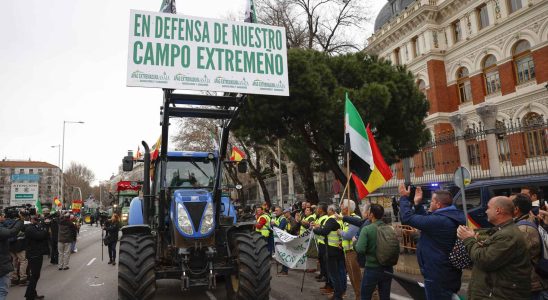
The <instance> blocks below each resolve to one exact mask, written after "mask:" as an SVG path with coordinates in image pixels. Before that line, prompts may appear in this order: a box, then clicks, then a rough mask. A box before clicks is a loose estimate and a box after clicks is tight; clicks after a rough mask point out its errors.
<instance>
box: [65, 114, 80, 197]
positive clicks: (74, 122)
mask: <svg viewBox="0 0 548 300" xmlns="http://www.w3.org/2000/svg"><path fill="white" fill-rule="evenodd" d="M66 124H84V122H83V121H63V146H62V147H63V150H62V152H63V155H62V158H61V197H62V198H63V203H65V194H64V183H65V178H64V174H65V125H66Z"/></svg>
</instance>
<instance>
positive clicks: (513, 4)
mask: <svg viewBox="0 0 548 300" xmlns="http://www.w3.org/2000/svg"><path fill="white" fill-rule="evenodd" d="M521 1H522V0H508V8H510V13H513V12H515V11H517V10H519V9H520V8H521V7H522V4H521Z"/></svg>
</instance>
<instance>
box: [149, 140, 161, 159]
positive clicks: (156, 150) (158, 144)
mask: <svg viewBox="0 0 548 300" xmlns="http://www.w3.org/2000/svg"><path fill="white" fill-rule="evenodd" d="M161 145H162V135H160V137H159V138H158V140H157V141H156V144H154V146H152V150H151V151H150V160H151V161H155V160H156V159H157V158H158V156H159V155H160V148H161Z"/></svg>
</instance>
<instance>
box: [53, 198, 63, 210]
mask: <svg viewBox="0 0 548 300" xmlns="http://www.w3.org/2000/svg"><path fill="white" fill-rule="evenodd" d="M55 206H56V207H57V208H58V209H61V206H62V204H61V201H60V200H59V198H57V197H55V198H53V206H52V208H53V207H55Z"/></svg>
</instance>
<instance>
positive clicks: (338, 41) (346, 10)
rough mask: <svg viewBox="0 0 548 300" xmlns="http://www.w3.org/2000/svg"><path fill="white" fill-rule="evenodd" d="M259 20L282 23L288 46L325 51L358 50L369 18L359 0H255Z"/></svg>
mask: <svg viewBox="0 0 548 300" xmlns="http://www.w3.org/2000/svg"><path fill="white" fill-rule="evenodd" d="M257 7H258V11H259V12H258V17H259V21H260V22H261V23H264V24H269V25H274V26H283V27H285V29H286V35H287V44H288V47H290V48H308V49H316V50H319V51H323V52H325V53H328V54H336V53H345V52H351V51H356V50H360V48H361V47H362V46H363V45H364V41H365V38H364V37H365V34H364V25H365V23H366V22H367V21H368V20H369V19H370V16H369V13H368V11H369V10H368V9H367V7H366V6H365V4H364V1H363V0H259V1H258V2H257Z"/></svg>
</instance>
